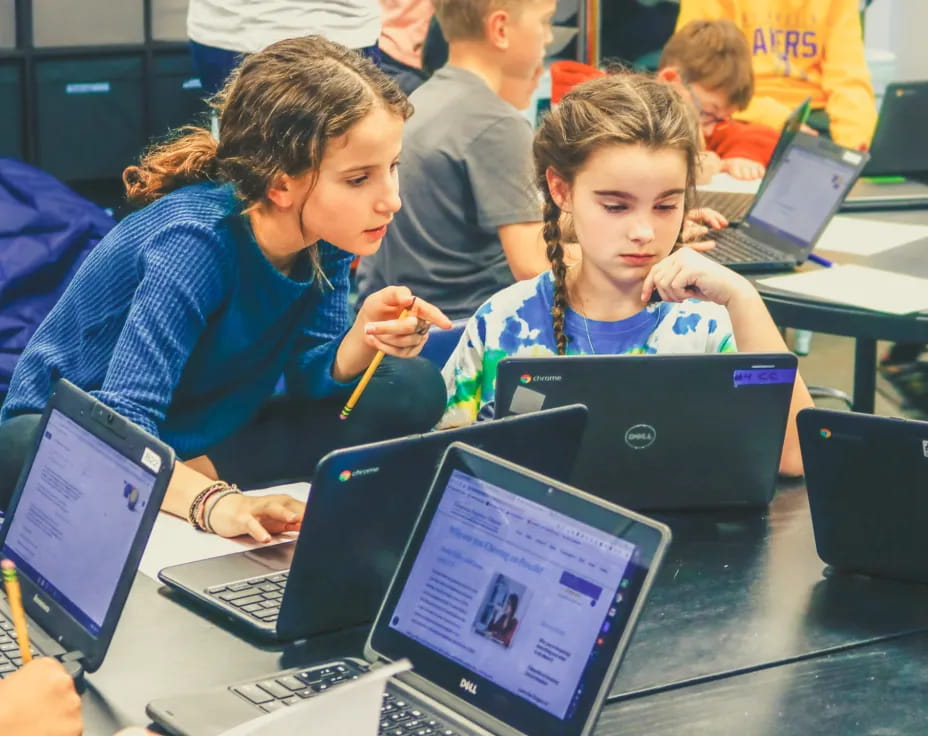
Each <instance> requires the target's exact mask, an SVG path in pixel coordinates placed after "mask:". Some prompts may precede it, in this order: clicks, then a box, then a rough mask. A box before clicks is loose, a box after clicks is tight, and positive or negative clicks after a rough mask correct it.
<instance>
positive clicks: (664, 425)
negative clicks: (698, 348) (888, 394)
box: [496, 353, 797, 510]
mask: <svg viewBox="0 0 928 736" xmlns="http://www.w3.org/2000/svg"><path fill="white" fill-rule="evenodd" d="M796 365H797V363H796V357H795V356H794V355H791V354H789V353H773V354H754V353H723V354H695V355H650V356H641V355H577V356H558V357H544V358H506V359H505V360H503V361H502V362H500V364H499V367H498V372H497V379H496V397H497V398H496V412H497V415H499V416H506V415H508V414H514V413H519V412H522V411H526V410H532V409H539V408H549V407H552V406H558V405H560V404H566V403H574V402H581V403H585V404H586V405H587V406H589V407H590V414H589V419H588V421H587V430H586V433H585V434H584V437H583V442H582V444H581V445H580V451H579V453H578V455H577V461H576V464H575V466H574V472H573V474H572V475H571V480H570V483H571V484H572V485H574V486H576V487H577V488H581V489H583V490H585V491H587V492H588V493H593V494H595V495H597V496H601V497H602V498H606V499H608V500H610V501H613V502H615V503H619V504H621V505H623V506H627V507H630V508H634V509H639V510H641V509H647V510H654V509H680V508H706V507H709V508H711V507H731V506H763V505H766V504H767V503H768V502H769V501H770V499H771V498H772V496H773V493H774V490H775V487H776V479H777V469H778V467H779V458H780V453H781V451H782V446H783V438H784V435H785V433H786V418H787V415H788V412H789V403H790V398H791V396H792V388H793V382H794V379H795V376H796ZM684 377H685V378H684Z"/></svg>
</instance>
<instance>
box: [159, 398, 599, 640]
mask: <svg viewBox="0 0 928 736" xmlns="http://www.w3.org/2000/svg"><path fill="white" fill-rule="evenodd" d="M586 416H587V410H586V407H584V406H569V407H562V408H560V409H557V410H555V411H545V412H537V413H534V414H530V415H526V416H523V417H519V418H517V419H513V420H505V421H490V422H480V423H478V424H474V425H471V426H469V427H463V428H460V429H451V430H446V431H443V432H430V433H429V434H423V435H414V436H411V437H404V438H400V439H395V440H387V441H385V442H378V443H375V444H370V445H361V446H357V447H349V448H346V449H344V450H336V451H335V452H332V453H330V454H328V455H326V456H325V457H324V458H322V460H320V461H319V465H318V466H317V468H316V472H315V474H314V476H313V484H312V490H311V492H310V495H309V500H308V502H307V505H306V512H305V516H304V519H303V528H302V530H301V532H300V536H299V538H298V539H297V541H296V542H284V543H282V544H274V545H270V546H267V547H258V548H255V549H252V550H248V551H245V552H236V553H234V554H230V555H224V556H222V557H213V558H210V559H206V560H198V561H196V562H189V563H186V564H183V565H177V566H174V567H168V568H165V569H164V570H162V571H161V572H160V573H159V577H160V578H161V580H162V581H164V582H165V583H167V584H168V585H170V586H172V587H174V588H177V589H179V590H181V591H183V592H184V593H186V594H188V595H191V596H193V597H194V598H196V599H197V600H199V601H200V602H201V603H204V604H206V605H208V606H210V607H211V608H212V609H214V610H216V611H218V612H220V613H221V614H223V615H225V616H226V617H227V618H229V619H231V620H232V621H234V622H235V623H238V624H241V625H242V626H244V627H245V628H246V629H247V630H248V632H249V633H251V634H254V635H257V636H259V637H261V638H265V639H281V640H293V639H299V638H302V637H306V636H310V635H312V634H317V633H320V632H323V631H330V630H334V629H340V628H345V627H347V626H353V625H356V624H361V623H368V622H370V621H372V620H373V619H374V615H375V614H376V613H377V608H378V606H379V605H380V602H381V601H382V599H383V594H384V591H385V590H386V589H387V584H388V583H389V582H390V578H391V577H392V576H393V573H394V571H395V569H396V564H397V562H398V560H399V557H400V553H401V552H402V551H403V545H404V544H405V543H406V540H407V539H408V537H409V531H410V529H411V528H412V525H413V522H414V521H415V518H416V513H418V510H419V508H420V507H421V505H422V500H423V498H425V494H426V492H427V491H428V487H429V483H430V482H431V480H432V476H433V474H434V472H435V468H436V467H437V465H438V462H439V460H440V459H441V455H442V453H443V452H444V451H445V448H446V447H448V445H449V444H451V443H452V442H455V441H466V442H467V443H469V444H472V445H475V446H477V447H481V448H483V449H486V450H488V451H491V452H493V453H494V454H497V455H500V456H501V457H505V458H507V459H509V460H511V461H513V462H519V463H520V464H523V465H526V466H528V467H531V468H534V469H536V470H538V471H539V472H544V473H545V474H546V475H551V476H553V477H555V478H560V479H562V480H566V479H567V477H568V476H569V474H570V472H571V470H572V469H573V463H574V457H575V456H576V453H577V448H578V447H579V445H580V439H581V437H582V436H583V431H584V426H585V424H586Z"/></svg>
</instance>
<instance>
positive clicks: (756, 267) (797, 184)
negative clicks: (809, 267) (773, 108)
mask: <svg viewBox="0 0 928 736" xmlns="http://www.w3.org/2000/svg"><path fill="white" fill-rule="evenodd" d="M866 162H867V154H866V153H861V152H859V151H852V150H850V149H847V148H842V147H841V146H838V145H837V144H835V143H832V142H831V141H829V140H826V139H825V138H822V137H821V136H813V135H807V134H806V133H797V134H796V135H795V136H794V137H793V140H792V142H791V143H790V145H789V146H788V147H787V149H786V151H785V152H784V154H783V158H782V160H781V161H780V163H779V164H778V165H777V167H776V168H775V169H774V171H773V173H772V175H771V177H770V180H769V182H768V183H767V186H765V187H764V191H763V192H761V193H760V194H758V196H757V198H756V199H755V200H754V202H753V203H752V204H751V208H750V210H748V212H747V214H746V215H745V216H744V219H743V220H742V221H741V223H740V224H738V225H737V226H732V225H729V226H728V227H724V228H721V229H719V230H710V231H709V232H708V233H707V234H706V239H708V240H713V241H715V247H714V248H713V249H712V250H709V251H706V256H708V257H709V258H712V259H713V260H715V261H718V262H719V263H722V264H724V265H726V266H728V267H729V268H732V269H734V270H735V271H744V272H750V271H771V270H784V269H788V268H793V267H795V266H798V265H799V264H801V263H803V262H804V261H805V260H806V258H808V256H809V253H811V252H812V248H814V247H815V243H816V242H817V241H818V239H819V237H820V236H821V234H822V231H824V229H825V227H826V226H827V225H828V223H829V222H830V221H831V218H832V217H833V216H834V214H835V213H836V212H837V211H838V208H839V207H840V206H841V202H842V200H843V199H844V196H845V195H846V194H847V193H848V190H850V188H851V186H853V184H854V182H855V181H856V180H857V177H858V176H859V175H860V170H861V169H862V168H863V167H864V164H865V163H866Z"/></svg>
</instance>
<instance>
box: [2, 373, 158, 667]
mask: <svg viewBox="0 0 928 736" xmlns="http://www.w3.org/2000/svg"><path fill="white" fill-rule="evenodd" d="M37 437H38V438H37V440H36V445H35V448H34V449H33V452H32V454H31V456H30V457H29V459H28V460H27V461H26V464H25V466H24V467H23V471H22V473H21V475H20V477H19V481H18V483H17V486H16V491H15V492H14V494H13V498H12V500H11V502H10V508H9V510H8V511H7V516H6V520H5V522H4V524H3V528H2V530H0V557H2V558H5V559H10V560H12V561H13V562H15V563H16V568H17V571H18V577H19V582H20V587H21V589H22V599H23V606H24V608H25V612H26V616H27V618H28V622H29V637H30V640H31V643H32V646H33V653H34V654H37V655H46V656H51V657H57V658H58V659H59V660H61V661H62V662H63V663H64V664H65V667H66V668H67V669H68V670H69V672H70V673H71V674H72V676H73V677H74V678H75V679H76V680H78V681H80V678H81V677H82V675H83V673H84V672H93V671H95V670H96V669H98V668H99V667H100V665H101V664H102V663H103V657H104V655H105V654H106V650H107V648H108V647H109V644H110V641H111V639H112V638H113V632H114V631H115V629H116V623H117V622H118V621H119V617H120V615H121V614H122V609H123V606H124V604H125V602H126V596H128V594H129V589H130V588H131V587H132V581H133V580H134V578H135V572H136V569H137V568H138V563H139V558H140V557H141V555H142V551H143V550H144V549H145V545H146V543H147V542H148V535H149V533H150V532H151V527H152V525H153V524H154V521H155V517H156V516H157V514H158V510H159V509H160V507H161V501H162V499H163V497H164V493H165V491H166V490H167V486H168V481H169V480H170V477H171V472H172V470H173V467H174V455H173V453H172V451H171V449H170V448H169V447H167V446H166V445H164V444H163V443H161V442H159V441H158V440H157V439H155V438H154V437H152V436H151V435H149V434H148V433H147V432H145V431H143V430H142V429H140V428H138V427H136V426H135V425H134V424H132V423H130V422H129V421H127V420H126V419H124V418H123V417H121V416H119V415H118V414H116V413H115V412H114V411H113V410H111V409H109V408H108V407H106V406H105V405H103V404H102V403H100V402H99V401H97V400H96V399H94V398H92V397H91V396H89V395H88V394H86V393H84V392H83V391H81V390H80V389H78V388H77V387H75V386H74V385H72V384H70V383H68V382H67V381H65V380H59V381H58V382H57V383H56V384H55V387H54V390H53V392H52V395H51V397H50V398H49V400H48V404H47V406H46V408H45V412H44V414H43V415H42V420H41V423H40V425H39V432H38V435H37ZM10 622H11V618H10V611H9V607H8V604H7V600H6V597H5V596H4V597H3V598H2V600H0V629H2V630H0V641H2V645H0V677H6V676H8V675H9V674H11V673H13V672H15V671H16V670H17V669H18V668H19V667H20V666H21V665H22V660H21V659H20V656H19V650H18V648H16V647H15V645H14V644H15V640H14V637H13V633H12V631H13V627H12V625H11V623H10Z"/></svg>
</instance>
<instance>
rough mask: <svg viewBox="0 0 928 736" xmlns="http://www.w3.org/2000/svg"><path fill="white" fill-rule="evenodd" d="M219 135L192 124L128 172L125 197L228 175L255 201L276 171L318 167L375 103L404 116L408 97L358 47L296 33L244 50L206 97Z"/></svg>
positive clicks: (146, 196)
mask: <svg viewBox="0 0 928 736" xmlns="http://www.w3.org/2000/svg"><path fill="white" fill-rule="evenodd" d="M210 104H211V106H212V107H213V109H214V110H215V112H216V114H217V117H218V119H219V140H218V141H217V140H216V139H215V138H214V137H213V136H212V134H211V133H210V132H209V131H208V130H206V129H205V128H198V127H195V126H187V127H185V128H182V129H181V130H180V131H178V133H179V134H178V135H177V136H176V137H175V138H173V139H172V140H169V141H168V142H166V143H162V144H158V145H155V146H154V147H153V148H151V149H150V150H149V151H147V152H146V153H145V154H144V156H143V157H142V160H141V161H140V163H139V165H138V166H130V167H129V168H127V169H126V170H125V171H124V172H123V182H124V183H125V185H126V198H127V199H128V200H129V202H130V204H133V205H135V206H143V205H146V204H148V203H150V202H153V201H154V200H156V199H158V198H159V197H162V196H164V195H165V194H168V193H169V192H171V191H173V190H175V189H178V188H180V187H182V186H186V185H187V184H194V183H197V182H201V181H207V180H209V181H218V182H232V183H234V184H235V185H236V190H237V192H238V194H239V196H240V197H242V199H243V200H244V201H245V203H246V205H248V206H250V205H253V204H256V203H258V202H260V201H262V200H263V199H264V198H265V196H266V195H267V191H268V189H269V188H270V186H271V184H272V183H273V181H274V179H275V177H277V176H279V175H280V174H288V175H290V176H300V175H302V174H305V173H307V172H310V171H314V170H318V168H319V164H320V163H321V161H322V157H323V155H324V153H325V149H326V145H327V143H328V142H329V140H331V139H332V138H336V137H338V136H340V135H343V134H344V133H346V132H347V131H348V130H349V129H350V128H351V126H352V125H354V124H355V123H356V122H357V121H358V120H360V119H361V118H363V117H364V116H365V115H366V114H367V113H368V112H369V111H370V110H371V109H372V108H373V107H374V106H375V105H378V104H379V105H383V106H384V107H385V108H386V109H388V110H390V111H392V112H395V113H396V114H397V115H399V116H401V117H402V118H403V119H404V120H405V119H408V118H409V116H410V115H411V114H412V106H411V105H410V104H409V102H408V101H407V99H406V96H405V95H404V94H403V93H402V91H401V90H400V88H399V87H398V86H397V85H396V83H395V82H394V81H393V80H391V79H390V78H389V77H388V76H387V75H386V74H384V73H383V72H381V71H380V70H379V69H378V68H377V67H376V66H375V65H374V64H373V63H372V62H371V61H370V60H368V59H366V58H364V57H363V56H361V55H360V54H359V53H358V52H356V51H352V50H350V49H346V48H345V47H343V46H340V45H338V44H336V43H333V42H331V41H327V40H326V39H324V38H322V37H320V36H306V37H303V38H293V39H288V40H286V41H279V42H278V43H275V44H272V45H271V46H268V47H267V48H266V49H264V50H263V51H259V52H258V53H256V54H252V55H250V56H248V57H246V58H245V60H244V61H243V62H242V64H241V66H240V67H239V68H238V69H237V70H236V71H235V72H233V73H232V75H231V76H230V78H229V80H228V82H227V83H226V85H225V87H224V88H223V89H222V90H221V91H220V92H219V93H218V94H217V95H216V96H215V97H213V99H212V100H211V101H210Z"/></svg>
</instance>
